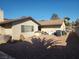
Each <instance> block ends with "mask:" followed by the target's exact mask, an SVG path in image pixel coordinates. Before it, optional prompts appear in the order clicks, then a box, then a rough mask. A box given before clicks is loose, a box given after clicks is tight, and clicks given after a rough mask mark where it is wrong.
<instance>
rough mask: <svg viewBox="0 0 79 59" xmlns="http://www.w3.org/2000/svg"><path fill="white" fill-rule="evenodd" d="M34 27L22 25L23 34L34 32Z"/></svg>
mask: <svg viewBox="0 0 79 59" xmlns="http://www.w3.org/2000/svg"><path fill="white" fill-rule="evenodd" d="M32 31H34V27H33V26H31V25H21V32H32Z"/></svg>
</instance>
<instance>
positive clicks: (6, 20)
mask: <svg viewBox="0 0 79 59" xmlns="http://www.w3.org/2000/svg"><path fill="white" fill-rule="evenodd" d="M28 20H32V21H33V22H35V23H36V24H38V25H40V24H39V23H38V22H37V21H35V20H34V19H33V18H32V17H24V18H20V19H4V21H3V22H0V25H1V24H8V23H14V22H19V23H21V22H24V21H28Z"/></svg>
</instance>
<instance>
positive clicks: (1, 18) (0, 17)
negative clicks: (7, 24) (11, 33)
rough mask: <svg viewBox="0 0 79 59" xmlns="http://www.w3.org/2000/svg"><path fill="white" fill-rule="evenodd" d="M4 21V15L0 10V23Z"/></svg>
mask: <svg viewBox="0 0 79 59" xmlns="http://www.w3.org/2000/svg"><path fill="white" fill-rule="evenodd" d="M3 21H4V13H3V10H2V9H1V8H0V22H3Z"/></svg>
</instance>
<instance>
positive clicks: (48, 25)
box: [39, 19, 65, 34]
mask: <svg viewBox="0 0 79 59" xmlns="http://www.w3.org/2000/svg"><path fill="white" fill-rule="evenodd" d="M39 23H40V24H41V31H44V32H47V33H49V34H52V33H54V32H56V31H57V30H61V31H65V23H64V21H63V20H61V19H52V20H46V21H40V22H39Z"/></svg>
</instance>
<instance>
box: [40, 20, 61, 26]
mask: <svg viewBox="0 0 79 59" xmlns="http://www.w3.org/2000/svg"><path fill="white" fill-rule="evenodd" d="M39 23H40V24H41V25H42V26H50V25H62V24H63V20H60V19H57V20H45V21H39Z"/></svg>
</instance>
